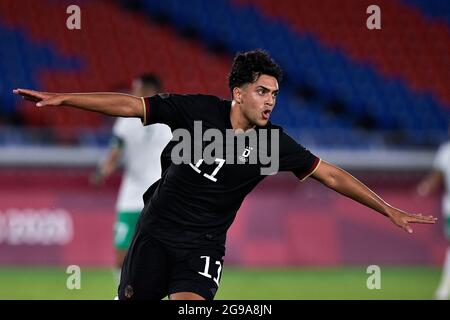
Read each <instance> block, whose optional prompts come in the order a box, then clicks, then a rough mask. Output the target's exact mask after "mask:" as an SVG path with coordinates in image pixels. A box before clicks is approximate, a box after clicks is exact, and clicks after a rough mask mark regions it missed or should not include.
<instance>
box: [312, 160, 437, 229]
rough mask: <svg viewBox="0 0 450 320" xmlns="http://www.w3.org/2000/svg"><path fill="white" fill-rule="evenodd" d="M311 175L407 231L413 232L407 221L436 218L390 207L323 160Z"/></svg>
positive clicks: (434, 220) (431, 220)
mask: <svg viewBox="0 0 450 320" xmlns="http://www.w3.org/2000/svg"><path fill="white" fill-rule="evenodd" d="M311 176H312V177H313V178H314V179H316V180H318V181H320V182H321V183H323V184H324V185H326V186H327V187H329V188H330V189H333V190H335V191H337V192H339V193H340V194H342V195H344V196H347V197H349V198H351V199H353V200H355V201H357V202H359V203H361V204H363V205H365V206H367V207H369V208H372V209H373V210H375V211H378V212H379V213H381V214H382V215H384V216H386V217H388V218H389V219H390V220H391V221H392V222H393V223H394V224H395V225H397V226H399V227H400V228H402V229H404V230H405V231H407V232H409V233H412V232H413V231H412V228H411V227H410V225H409V223H431V224H433V223H435V222H436V220H437V219H436V218H434V217H433V216H423V215H421V214H411V213H407V212H404V211H402V210H399V209H397V208H394V207H392V206H391V205H389V204H387V203H386V202H385V201H384V200H383V199H381V198H380V197H379V196H378V195H377V194H375V193H374V192H373V191H372V190H370V189H369V188H368V187H367V186H365V185H364V184H363V183H361V182H360V181H359V180H358V179H356V178H355V177H353V176H352V175H351V174H349V173H348V172H346V171H344V170H342V169H341V168H338V167H336V166H334V165H332V164H329V163H327V162H325V161H322V162H321V163H320V165H319V167H318V168H317V170H316V171H315V172H314V173H313V174H312V175H311Z"/></svg>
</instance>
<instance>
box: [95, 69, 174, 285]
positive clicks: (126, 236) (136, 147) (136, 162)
mask: <svg viewBox="0 0 450 320" xmlns="http://www.w3.org/2000/svg"><path fill="white" fill-rule="evenodd" d="M160 88H161V84H160V80H159V79H158V77H156V76H155V75H153V74H143V75H141V76H139V77H137V78H136V79H134V81H133V83H132V88H131V92H132V94H133V95H135V96H153V95H155V94H157V93H158V92H160ZM171 138H172V132H171V131H170V128H169V127H168V126H167V125H164V124H154V125H150V126H146V127H144V126H142V123H141V122H140V121H139V119H137V118H118V119H117V120H116V122H115V123H114V126H113V135H112V138H111V141H110V149H109V152H108V154H107V156H106V158H105V160H104V161H103V162H102V163H101V164H100V166H99V167H98V168H97V170H96V172H95V174H94V175H93V177H92V182H93V183H94V184H96V185H99V184H101V183H102V182H103V181H104V180H105V179H106V178H107V177H108V176H110V175H111V174H112V173H113V172H114V171H115V169H116V168H117V167H118V165H119V163H120V162H121V160H122V159H123V164H124V174H123V177H122V182H121V185H120V189H119V194H118V197H117V201H116V223H115V225H114V247H115V251H116V262H115V265H116V268H117V274H118V279H120V270H121V268H122V262H123V259H124V258H125V254H126V253H127V249H128V247H129V246H130V243H131V239H132V237H133V234H134V230H135V225H136V222H137V220H138V218H139V214H140V213H141V211H142V209H143V208H144V202H143V200H142V195H143V194H144V192H145V191H146V190H147V188H148V186H149V185H152V184H153V183H154V182H155V181H157V180H159V179H160V178H161V164H160V155H161V152H162V150H163V149H164V147H165V146H166V145H167V143H168V142H169V141H170V139H171Z"/></svg>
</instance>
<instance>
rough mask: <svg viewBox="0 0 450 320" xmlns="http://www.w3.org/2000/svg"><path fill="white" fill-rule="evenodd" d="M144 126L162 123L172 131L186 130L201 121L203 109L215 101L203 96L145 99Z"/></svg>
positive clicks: (173, 95)
mask: <svg viewBox="0 0 450 320" xmlns="http://www.w3.org/2000/svg"><path fill="white" fill-rule="evenodd" d="M143 100H144V108H145V116H144V120H143V124H144V125H149V124H154V123H163V124H167V125H168V126H169V127H170V128H171V129H172V131H173V130H175V129H178V128H188V127H189V126H190V125H192V123H193V122H194V121H195V120H202V119H203V117H204V116H205V112H204V111H205V109H206V108H208V107H210V106H211V104H213V103H215V102H216V101H215V100H213V98H212V97H209V96H203V95H187V94H186V95H182V94H167V93H165V94H157V95H154V96H152V97H145V98H143Z"/></svg>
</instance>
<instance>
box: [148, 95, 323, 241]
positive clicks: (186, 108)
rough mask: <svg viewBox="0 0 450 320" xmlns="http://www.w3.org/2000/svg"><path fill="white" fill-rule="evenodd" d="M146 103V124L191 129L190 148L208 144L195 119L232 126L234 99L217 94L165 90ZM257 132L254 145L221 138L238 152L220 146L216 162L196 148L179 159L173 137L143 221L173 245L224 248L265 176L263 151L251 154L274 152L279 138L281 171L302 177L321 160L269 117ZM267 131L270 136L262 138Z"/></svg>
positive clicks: (220, 127)
mask: <svg viewBox="0 0 450 320" xmlns="http://www.w3.org/2000/svg"><path fill="white" fill-rule="evenodd" d="M145 107H146V115H145V122H146V123H144V124H153V123H164V124H167V125H168V126H169V127H170V128H171V129H172V132H174V133H175V131H176V130H179V129H181V130H184V131H185V132H189V133H190V134H191V137H192V144H191V147H192V148H191V149H194V144H195V143H200V145H201V149H202V150H205V148H207V147H208V142H207V141H206V142H205V141H203V139H202V136H201V135H200V136H198V135H197V136H196V135H195V134H196V133H198V131H197V132H196V130H197V129H196V127H195V126H196V124H195V122H196V121H197V125H198V121H201V133H202V134H203V133H205V132H206V131H207V130H208V129H216V130H219V131H220V132H222V133H223V134H224V135H225V134H226V132H229V131H230V130H232V125H231V121H230V110H231V101H227V100H222V99H220V98H218V97H215V96H208V95H176V94H160V95H156V96H153V97H149V98H145ZM197 128H198V126H197ZM227 130H228V131H227ZM264 130H265V131H264ZM270 130H275V131H277V132H278V135H274V136H272V135H271V134H270V132H271V131H270ZM264 132H265V134H264V135H263V133H264ZM254 133H255V136H256V142H257V143H256V145H255V146H253V147H252V146H250V145H249V143H250V142H248V141H247V140H249V139H247V140H246V141H247V142H246V143H245V144H244V145H239V144H237V143H236V141H233V142H232V145H233V147H231V145H230V141H229V140H227V139H225V138H224V139H223V141H222V142H220V141H219V143H221V144H222V146H223V149H224V150H226V151H224V152H228V150H232V152H233V154H234V155H235V157H234V159H232V161H229V159H228V157H227V158H226V159H225V156H224V155H223V154H219V152H217V154H218V157H217V158H216V159H215V161H214V162H212V163H211V161H210V163H205V162H204V161H203V159H201V158H198V157H197V158H195V155H194V152H193V151H192V150H191V151H190V153H191V157H192V161H191V162H189V163H180V164H175V163H174V161H172V162H171V161H170V159H169V154H170V152H171V151H172V150H173V149H174V148H175V146H176V144H177V143H178V142H175V141H172V142H171V143H169V144H168V146H167V147H166V149H165V150H164V151H163V155H162V158H161V162H162V167H163V170H162V172H163V173H162V177H161V179H160V180H159V181H158V182H157V183H156V184H154V185H152V187H151V188H149V190H150V191H151V192H150V191H149V192H147V193H146V195H145V197H144V199H145V208H144V210H143V214H142V217H141V220H140V224H139V227H140V228H143V229H144V230H145V231H146V232H149V233H150V234H151V235H152V236H154V237H155V238H157V239H158V240H160V241H162V242H164V243H166V244H167V245H169V246H174V247H182V248H198V247H199V246H200V247H203V246H214V247H217V248H219V249H221V250H224V248H225V239H226V232H227V230H228V228H229V227H230V225H231V223H232V222H233V220H234V218H235V216H236V212H237V211H238V209H239V207H240V205H241V203H242V202H243V200H244V198H245V196H246V195H247V194H248V193H249V192H250V191H251V190H252V189H253V188H254V187H255V186H256V185H257V184H258V183H259V182H260V181H262V180H263V179H264V178H265V177H266V175H265V174H262V173H261V169H262V168H264V167H266V168H267V166H268V165H267V163H263V162H262V161H259V160H258V157H256V158H257V161H256V162H255V161H249V159H250V158H251V155H252V154H253V155H255V154H256V155H257V154H259V151H260V150H257V149H258V148H265V149H266V150H265V152H267V154H271V153H272V151H273V150H275V149H274V147H271V146H272V145H273V143H277V146H278V149H279V151H278V154H279V156H278V158H277V159H276V161H278V167H277V169H278V171H291V172H293V173H294V174H295V175H296V176H297V177H298V178H300V179H303V178H305V177H307V176H308V175H310V174H311V173H312V172H313V171H314V170H315V168H316V167H317V166H318V164H319V162H320V160H319V158H317V157H316V156H314V155H313V154H312V153H311V152H309V151H308V150H306V149H305V148H304V147H303V146H301V145H300V144H298V143H297V142H295V141H294V140H293V139H292V138H290V137H289V136H288V135H287V134H286V133H284V132H283V130H282V128H281V127H279V126H276V125H273V124H272V123H270V122H268V123H267V125H266V126H264V127H257V128H255V129H254ZM262 137H264V139H266V140H267V139H268V142H267V141H266V142H265V143H263V141H262ZM274 139H276V141H275V140H274ZM199 140H200V141H199ZM219 140H220V139H219ZM216 143H217V141H216ZM188 153H189V151H188ZM215 153H216V152H213V154H215ZM228 154H229V153H227V156H228ZM172 160H173V159H172ZM273 173H276V172H273Z"/></svg>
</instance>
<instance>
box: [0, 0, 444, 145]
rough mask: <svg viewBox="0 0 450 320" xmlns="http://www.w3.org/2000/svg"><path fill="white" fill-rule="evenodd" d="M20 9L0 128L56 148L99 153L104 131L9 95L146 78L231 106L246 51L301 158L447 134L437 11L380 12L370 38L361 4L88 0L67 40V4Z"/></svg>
mask: <svg viewBox="0 0 450 320" xmlns="http://www.w3.org/2000/svg"><path fill="white" fill-rule="evenodd" d="M24 2H26V5H25V6H23V5H19V4H18V3H17V2H16V1H13V0H5V1H2V2H1V3H0V39H1V41H2V43H8V44H9V45H7V46H2V48H1V49H0V56H1V58H2V59H1V61H0V70H1V71H2V72H1V73H0V83H1V85H2V88H3V90H1V93H0V103H1V104H2V108H1V113H0V117H2V118H3V119H4V121H3V122H4V123H6V124H9V125H14V124H17V123H19V124H21V123H23V124H26V125H27V126H30V127H47V128H50V130H51V131H52V134H51V136H52V137H54V140H55V141H56V142H62V143H66V144H100V145H102V144H104V143H105V142H106V140H107V139H106V137H105V136H103V134H104V133H106V132H107V130H106V129H105V128H108V127H109V126H110V124H111V121H110V120H109V119H106V118H105V117H103V116H101V115H98V114H93V113H84V112H77V111H76V110H64V112H58V113H54V112H51V111H49V110H40V111H39V112H35V110H33V109H32V108H29V107H24V106H23V105H22V104H21V103H20V102H19V101H18V100H16V99H15V98H13V97H12V95H11V94H10V92H11V89H12V88H15V87H32V88H38V89H43V90H44V89H45V90H47V91H116V90H123V88H127V87H128V86H129V81H130V79H132V78H133V77H134V76H136V75H137V74H139V73H142V72H144V71H153V72H156V73H157V74H159V75H160V76H161V77H162V78H163V79H164V90H165V91H170V92H180V93H186V92H202V93H211V94H216V95H220V96H223V97H228V96H229V93H228V89H227V83H226V75H227V72H228V68H229V65H230V62H231V57H232V56H233V54H234V53H235V52H236V51H242V50H248V49H253V48H264V49H266V50H268V51H269V52H270V53H271V54H272V55H273V56H274V58H275V59H276V60H277V61H279V62H280V64H281V65H282V67H283V68H284V71H285V80H284V81H283V84H282V91H281V95H280V97H279V101H278V110H277V111H276V112H275V113H274V114H273V122H275V123H279V124H281V125H283V126H284V127H286V128H287V130H288V131H289V133H290V134H292V135H293V136H294V137H295V138H298V139H301V140H302V142H303V143H304V144H305V145H307V146H309V147H312V146H319V147H327V148H330V147H350V148H352V147H353V148H367V147H369V148H386V147H396V148H399V147H425V148H434V147H435V146H436V145H437V144H438V143H440V142H441V141H442V140H444V139H445V138H446V137H447V125H448V119H449V115H450V89H449V87H448V83H449V80H450V79H449V77H450V72H449V68H448V63H449V61H448V59H449V58H448V54H445V53H446V52H450V32H449V25H448V24H447V23H446V21H448V19H447V18H446V17H448V14H447V15H446V12H447V13H448V11H449V8H450V3H447V2H438V1H430V2H420V1H413V0H408V1H406V0H405V1H381V2H379V4H378V5H379V6H381V7H382V8H383V11H382V23H383V24H382V26H383V27H382V29H381V30H374V31H369V30H367V28H366V27H365V21H366V17H367V14H366V8H367V6H368V5H369V4H370V3H369V2H368V1H356V0H347V1H340V2H339V3H338V2H336V1H320V2H317V1H312V0H305V1H293V0H281V1H277V2H276V5H275V4H274V2H273V1H268V0H267V1H266V0H263V1H254V0H239V1H238V0H235V1H232V0H217V1H207V0H192V1H189V2H186V1H182V0H167V1H150V0H147V1H146V0H142V1H133V3H134V7H133V9H134V10H131V8H129V6H125V5H123V4H126V3H128V4H129V2H126V1H86V2H82V14H83V20H82V21H83V24H82V29H81V30H73V31H69V30H67V28H65V23H66V18H67V14H65V10H66V7H67V5H68V2H67V3H66V2H64V1H58V2H55V1H50V0H44V1H37V0H26V1H24ZM136 8H137V9H138V10H136ZM355 8H357V9H355ZM358 8H359V9H360V10H359V9H358ZM438 9H439V10H438ZM205 12H207V13H208V14H205ZM318 13H320V14H318ZM446 19H447V20H446ZM118 44H120V45H118ZM3 140H4V139H3ZM14 141H24V143H27V141H29V139H22V140H21V139H14Z"/></svg>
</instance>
